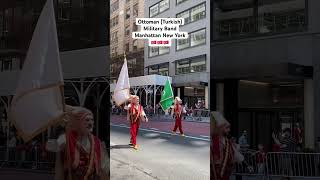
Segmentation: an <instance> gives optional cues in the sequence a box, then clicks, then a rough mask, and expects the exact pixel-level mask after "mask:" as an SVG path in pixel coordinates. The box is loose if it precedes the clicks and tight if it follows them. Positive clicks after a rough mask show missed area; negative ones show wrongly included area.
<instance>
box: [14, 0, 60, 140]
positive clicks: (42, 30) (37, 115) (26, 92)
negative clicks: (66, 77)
mask: <svg viewBox="0 0 320 180" xmlns="http://www.w3.org/2000/svg"><path fill="white" fill-rule="evenodd" d="M62 87H63V76H62V70H61V64H60V56H59V46H58V38H57V30H56V22H55V16H54V8H53V2H52V0H47V2H46V4H45V5H44V7H43V9H42V12H41V14H40V17H39V20H38V23H37V25H36V28H35V30H34V33H33V37H32V40H31V43H30V46H29V50H28V52H27V56H26V60H25V62H24V66H23V69H22V71H21V73H20V78H19V81H18V85H17V89H16V93H15V96H14V97H13V99H12V102H11V107H10V117H9V118H10V120H11V122H13V124H14V125H15V127H16V129H17V130H18V133H19V135H20V136H21V137H22V138H23V139H24V141H29V140H30V139H32V138H33V137H34V136H36V135H38V134H39V133H41V132H42V131H43V130H45V129H46V128H47V127H48V126H49V125H53V124H54V123H56V122H58V121H60V120H62V118H63V115H64V98H63V93H62Z"/></svg>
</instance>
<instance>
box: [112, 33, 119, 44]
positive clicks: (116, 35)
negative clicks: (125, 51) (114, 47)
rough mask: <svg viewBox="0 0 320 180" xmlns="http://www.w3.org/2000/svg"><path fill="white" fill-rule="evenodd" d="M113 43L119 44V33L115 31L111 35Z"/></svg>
mask: <svg viewBox="0 0 320 180" xmlns="http://www.w3.org/2000/svg"><path fill="white" fill-rule="evenodd" d="M111 42H113V43H116V42H118V31H115V32H113V33H112V34H111Z"/></svg>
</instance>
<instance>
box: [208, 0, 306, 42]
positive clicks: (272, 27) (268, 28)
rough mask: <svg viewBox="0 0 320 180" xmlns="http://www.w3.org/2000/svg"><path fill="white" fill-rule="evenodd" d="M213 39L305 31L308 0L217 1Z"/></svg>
mask: <svg viewBox="0 0 320 180" xmlns="http://www.w3.org/2000/svg"><path fill="white" fill-rule="evenodd" d="M214 3H215V5H214V7H216V8H215V12H214V14H215V18H214V19H215V22H213V24H214V27H216V28H215V34H214V36H213V39H216V40H217V39H220V40H221V39H230V38H231V39H232V38H242V37H248V36H250V37H252V36H259V35H265V34H279V33H292V32H301V31H305V30H306V28H307V20H306V16H307V14H306V0H278V1H270V0H259V2H258V3H254V2H248V1H243V2H242V1H237V2H236V1H235V2H230V3H224V2H223V1H221V2H217V1H214Z"/></svg>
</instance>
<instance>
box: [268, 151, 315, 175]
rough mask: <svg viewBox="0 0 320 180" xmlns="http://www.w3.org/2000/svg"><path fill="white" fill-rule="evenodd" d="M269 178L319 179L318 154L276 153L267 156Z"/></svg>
mask: <svg viewBox="0 0 320 180" xmlns="http://www.w3.org/2000/svg"><path fill="white" fill-rule="evenodd" d="M267 160H268V161H267V174H268V175H269V176H280V177H282V176H287V177H315V178H320V173H319V168H320V153H292V152H290V153H285V152H282V153H277V152H272V153H268V154H267Z"/></svg>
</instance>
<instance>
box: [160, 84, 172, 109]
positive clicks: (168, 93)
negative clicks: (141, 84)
mask: <svg viewBox="0 0 320 180" xmlns="http://www.w3.org/2000/svg"><path fill="white" fill-rule="evenodd" d="M173 100H174V97H173V91H172V87H171V84H170V81H169V79H167V81H166V84H165V86H164V89H163V91H162V94H161V100H160V104H161V107H162V109H163V110H164V111H165V110H167V109H169V108H170V106H171V105H172V104H173Z"/></svg>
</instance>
